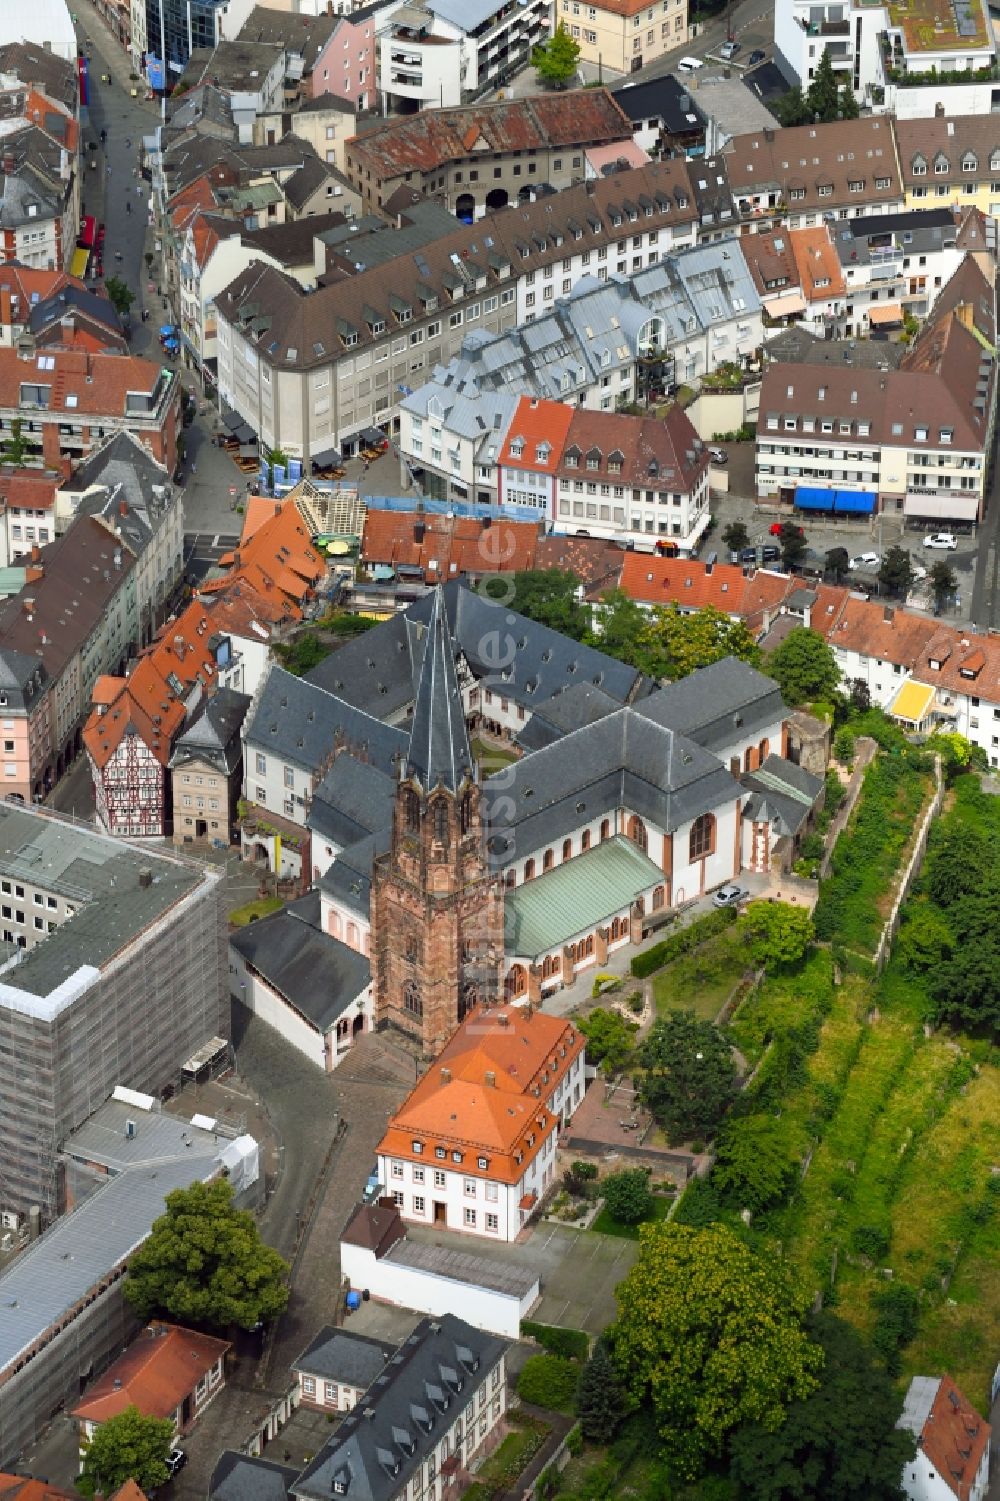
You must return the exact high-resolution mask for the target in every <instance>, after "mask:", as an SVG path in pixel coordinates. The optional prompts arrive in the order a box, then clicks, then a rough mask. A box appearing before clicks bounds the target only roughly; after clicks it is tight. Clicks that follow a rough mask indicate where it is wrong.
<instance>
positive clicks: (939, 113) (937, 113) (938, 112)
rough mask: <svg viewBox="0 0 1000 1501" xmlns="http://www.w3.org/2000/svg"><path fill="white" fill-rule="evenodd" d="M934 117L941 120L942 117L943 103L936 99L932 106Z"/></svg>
mask: <svg viewBox="0 0 1000 1501" xmlns="http://www.w3.org/2000/svg"><path fill="white" fill-rule="evenodd" d="M934 118H935V120H943V119H944V105H943V104H942V103H941V101H940V100H938V102H937V103H936V104H935V106H934Z"/></svg>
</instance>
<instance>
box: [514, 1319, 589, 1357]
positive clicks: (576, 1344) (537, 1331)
mask: <svg viewBox="0 0 1000 1501" xmlns="http://www.w3.org/2000/svg"><path fill="white" fill-rule="evenodd" d="M521 1337H522V1339H536V1340H537V1341H538V1343H539V1344H540V1345H541V1346H542V1347H543V1348H544V1349H546V1350H547V1351H548V1352H549V1354H550V1355H561V1356H562V1357H563V1358H564V1359H566V1360H586V1358H587V1355H588V1353H589V1350H590V1340H589V1339H588V1337H587V1335H586V1333H585V1331H584V1330H583V1329H562V1328H560V1327H559V1325H558V1324H536V1323H535V1321H534V1320H533V1319H522V1320H521Z"/></svg>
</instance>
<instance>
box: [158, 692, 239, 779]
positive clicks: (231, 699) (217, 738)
mask: <svg viewBox="0 0 1000 1501" xmlns="http://www.w3.org/2000/svg"><path fill="white" fill-rule="evenodd" d="M249 707H250V697H249V695H248V694H246V693H237V691H236V689H235V688H219V689H217V690H216V692H215V693H213V694H212V695H211V697H210V698H207V699H202V701H201V704H200V706H199V708H198V709H197V711H196V713H195V717H194V718H193V719H192V720H191V721H190V723H189V724H188V725H186V726H185V729H184V731H183V733H182V734H181V735H180V736H179V737H178V739H177V741H176V743H175V745H174V752H173V755H172V756H171V758H170V765H171V767H175V766H180V765H182V764H183V763H184V762H185V761H188V760H191V759H193V758H198V759H199V760H203V761H209V762H210V763H211V764H212V765H213V766H217V767H218V768H219V770H220V771H224V772H225V773H226V775H227V776H228V775H230V774H231V773H232V772H234V771H235V770H236V767H237V766H238V765H239V763H240V760H241V758H242V755H243V746H242V743H241V740H240V730H241V729H242V728H243V721H244V719H245V718H246V715H247V710H248V709H249Z"/></svg>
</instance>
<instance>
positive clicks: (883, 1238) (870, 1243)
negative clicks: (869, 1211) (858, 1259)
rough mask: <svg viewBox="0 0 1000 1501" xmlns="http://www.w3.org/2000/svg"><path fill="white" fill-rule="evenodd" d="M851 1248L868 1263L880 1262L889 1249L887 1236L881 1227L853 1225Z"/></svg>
mask: <svg viewBox="0 0 1000 1501" xmlns="http://www.w3.org/2000/svg"><path fill="white" fill-rule="evenodd" d="M851 1246H852V1247H853V1249H854V1250H855V1251H856V1252H857V1253H858V1255H859V1256H867V1257H868V1260H869V1261H882V1260H884V1258H885V1254H886V1252H887V1251H888V1249H889V1236H888V1234H887V1232H886V1231H885V1229H884V1228H883V1227H882V1226H881V1225H855V1227H854V1231H853V1233H852V1235H851Z"/></svg>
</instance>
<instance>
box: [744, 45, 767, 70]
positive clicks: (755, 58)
mask: <svg viewBox="0 0 1000 1501" xmlns="http://www.w3.org/2000/svg"><path fill="white" fill-rule="evenodd" d="M765 55H766V54H765V53H764V50H763V48H761V47H755V48H754V49H753V51H752V52H751V54H750V56H749V57H748V58H747V62H748V63H749V64H750V66H751V68H756V66H757V64H758V63H762V62H763V61H764V57H765Z"/></svg>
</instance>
